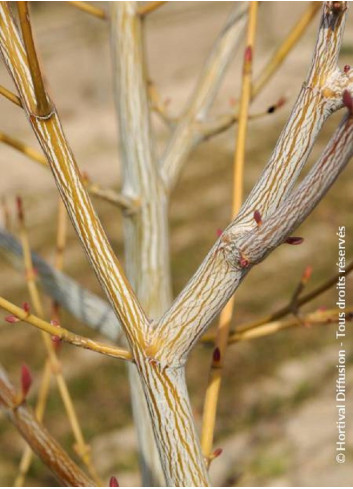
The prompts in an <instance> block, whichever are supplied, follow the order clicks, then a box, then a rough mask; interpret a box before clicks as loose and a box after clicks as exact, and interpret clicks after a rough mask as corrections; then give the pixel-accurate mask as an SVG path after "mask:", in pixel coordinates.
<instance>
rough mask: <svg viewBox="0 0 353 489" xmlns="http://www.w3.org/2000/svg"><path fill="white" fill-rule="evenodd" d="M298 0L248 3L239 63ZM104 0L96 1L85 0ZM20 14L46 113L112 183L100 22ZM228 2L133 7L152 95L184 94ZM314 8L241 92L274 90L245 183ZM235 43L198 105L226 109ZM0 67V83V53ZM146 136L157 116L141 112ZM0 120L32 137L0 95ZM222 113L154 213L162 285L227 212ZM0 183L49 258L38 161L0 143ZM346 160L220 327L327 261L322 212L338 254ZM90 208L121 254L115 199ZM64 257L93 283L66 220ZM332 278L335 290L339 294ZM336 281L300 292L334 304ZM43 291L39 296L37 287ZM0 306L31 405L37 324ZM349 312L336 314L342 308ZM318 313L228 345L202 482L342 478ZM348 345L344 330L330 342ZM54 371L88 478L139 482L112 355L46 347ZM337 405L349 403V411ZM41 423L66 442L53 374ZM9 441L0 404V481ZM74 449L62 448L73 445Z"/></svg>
mask: <svg viewBox="0 0 353 489" xmlns="http://www.w3.org/2000/svg"><path fill="white" fill-rule="evenodd" d="M308 4H309V2H263V3H262V4H261V7H260V11H259V23H258V33H257V41H256V48H255V61H254V63H255V64H254V73H255V75H256V74H257V73H259V72H260V71H261V69H262V67H263V66H264V64H265V63H266V61H267V60H268V59H269V58H270V56H271V54H272V53H273V52H274V50H275V49H276V47H277V46H278V45H279V43H280V42H281V40H282V39H283V38H284V37H285V36H286V34H287V33H288V32H289V30H290V29H291V27H292V26H293V24H294V23H295V21H296V19H298V18H299V17H300V15H301V13H302V12H303V11H304V10H305V9H306V8H307V6H308ZM99 6H100V7H101V8H105V9H108V8H109V6H108V5H107V2H99ZM31 7H32V13H33V19H32V20H33V26H34V30H35V37H36V40H37V47H38V51H39V53H40V57H41V61H42V67H43V71H44V73H45V77H46V80H47V84H48V86H49V87H50V92H51V94H52V97H53V100H54V101H55V104H56V106H57V108H58V111H59V114H60V115H61V118H62V122H63V125H64V128H65V132H66V135H67V137H68V140H69V142H70V143H71V146H72V149H73V151H74V154H75V155H76V158H77V161H78V164H79V166H80V168H81V170H82V171H86V172H87V173H88V175H89V176H90V177H91V178H92V180H94V181H96V182H98V183H100V184H102V185H107V186H112V185H113V186H114V187H116V188H117V189H118V188H119V185H120V164H119V155H118V145H119V136H118V128H117V123H116V117H115V112H114V101H113V93H112V76H111V63H110V51H109V29H108V25H107V23H106V22H104V21H101V20H98V19H95V18H92V17H90V16H89V15H87V14H85V13H82V12H80V11H78V10H76V9H75V8H74V7H72V6H70V5H69V4H67V3H66V2H50V3H49V2H36V3H35V4H32V5H31ZM231 8H232V3H231V2H218V1H217V2H168V3H167V4H166V5H164V6H163V7H162V8H160V9H159V10H157V11H156V12H155V13H153V14H151V15H149V16H148V18H147V20H146V44H147V53H148V61H149V67H150V73H151V77H152V79H153V81H154V82H155V83H156V84H157V86H158V88H159V90H160V92H161V94H162V97H163V99H168V100H169V104H168V110H169V111H170V113H171V114H172V115H178V114H179V113H180V111H182V110H183V108H184V107H185V103H186V102H187V99H188V96H189V94H190V91H191V90H192V88H193V86H194V84H195V81H196V79H197V76H198V74H199V72H200V69H201V67H202V65H203V63H204V61H205V59H206V57H207V54H208V52H209V50H210V48H211V46H212V43H213V41H214V39H215V38H216V36H217V34H218V32H219V31H220V30H221V28H222V26H223V24H224V23H225V21H226V18H227V16H228V15H229V12H230V10H231ZM318 19H319V16H318V15H317V17H316V18H315V20H314V21H313V22H312V24H311V25H310V26H309V28H308V29H307V31H306V33H305V35H304V36H303V37H302V39H301V40H300V42H299V43H298V45H297V46H296V48H295V49H294V50H293V51H292V52H291V53H290V55H289V56H288V58H287V59H286V61H285V62H284V64H283V66H282V67H281V68H280V70H279V72H278V73H277V74H276V76H275V77H274V78H273V79H272V81H271V82H270V83H269V85H268V86H267V88H266V89H265V90H264V91H263V92H262V94H261V96H260V97H258V99H256V102H255V104H254V105H253V106H252V108H251V111H252V112H259V111H261V110H266V109H267V108H268V107H269V106H271V105H273V104H274V103H275V102H276V101H277V100H278V98H279V97H280V96H282V95H283V96H286V98H287V103H286V104H285V106H284V107H282V108H281V109H280V110H278V111H276V112H275V113H274V114H269V115H268V116H266V117H264V118H262V119H259V120H255V121H251V122H250V125H249V132H248V139H247V156H246V170H245V191H246V193H248V191H249V190H250V189H251V187H252V186H253V184H254V183H255V181H256V180H257V178H258V176H259V175H260V173H261V171H262V168H263V167H264V165H265V164H266V162H267V159H268V157H269V156H270V154H271V150H272V149H273V147H274V145H275V142H276V140H277V138H278V136H279V134H280V131H281V129H282V127H283V125H284V123H285V121H286V119H287V117H288V114H289V112H290V109H291V107H292V105H293V103H294V101H295V98H296V96H297V94H298V92H299V90H300V87H301V84H302V83H303V81H304V79H305V76H306V74H307V71H308V69H309V66H310V59H311V54H312V51H313V47H314V43H315V38H316V32H317V27H318ZM242 52H243V46H241V47H240V49H239V51H238V53H237V55H236V56H235V58H234V62H233V63H232V64H231V66H230V69H229V71H228V73H227V76H226V77H225V80H224V83H223V86H222V88H221V90H220V93H219V96H218V98H217V101H216V103H215V105H214V108H213V110H212V114H213V115H217V114H223V113H227V112H229V110H230V104H231V101H232V100H234V99H237V98H238V97H239V87H240V73H241V65H242V61H241V59H242ZM352 60H353V17H352V13H350V14H349V15H348V22H347V27H346V33H345V39H344V43H343V48H342V55H341V59H340V63H339V64H340V67H343V66H344V65H345V64H347V63H348V64H349V63H350V62H352ZM0 83H1V84H3V85H5V86H6V87H11V82H10V80H9V77H8V75H7V73H6V70H5V68H4V66H3V64H1V65H0ZM340 118H341V114H336V115H334V116H333V117H332V118H331V119H330V120H329V121H328V123H327V124H326V125H325V127H324V128H323V130H322V132H321V134H320V137H319V139H318V141H317V144H316V145H315V148H314V151H313V153H312V155H311V157H310V161H311V162H313V161H315V158H316V157H317V156H318V155H319V154H320V153H321V151H322V149H323V147H324V145H325V144H326V142H327V141H328V139H329V138H330V136H331V134H332V132H333V130H334V129H335V127H336V126H337V123H338V121H339V120H340ZM154 122H155V127H156V131H157V134H158V143H159V145H160V148H161V149H162V148H163V147H164V144H165V142H166V140H167V137H168V129H167V128H166V127H165V126H163V125H162V123H161V122H160V121H159V120H158V118H157V117H156V118H155V119H154ZM0 130H1V131H4V132H6V133H8V134H11V135H14V136H16V137H17V138H19V139H21V140H23V141H25V142H27V143H28V144H30V145H32V146H35V147H37V143H36V141H35V139H34V136H33V134H32V132H31V130H30V128H29V125H28V123H27V121H26V120H25V117H24V116H23V114H22V112H21V110H20V109H19V108H17V107H16V106H14V105H13V104H11V103H10V102H8V101H7V100H6V99H4V98H0ZM234 141H235V128H234V127H233V128H231V129H230V130H228V131H227V132H226V133H224V134H222V135H220V136H217V137H215V138H213V139H211V140H209V141H207V142H205V143H203V144H202V145H200V146H199V147H198V148H197V149H196V150H195V151H194V152H193V153H192V156H191V158H190V159H189V161H188V163H187V164H186V166H185V170H184V171H183V174H182V177H181V179H180V181H179V183H178V185H177V188H176V190H175V192H174V193H173V196H172V199H171V207H170V228H171V256H172V270H173V285H174V292H175V293H178V291H180V290H181V288H182V287H183V286H184V285H185V283H186V282H187V280H188V278H189V277H190V276H191V274H192V273H193V272H194V271H195V270H196V268H197V266H198V265H199V263H200V262H201V261H202V259H203V257H204V256H205V254H206V252H207V251H208V249H209V248H210V246H211V245H212V244H213V242H214V241H215V239H216V232H217V229H219V228H221V229H223V228H224V227H225V226H226V225H227V223H228V222H229V219H230V206H231V182H232V161H233V151H234ZM0 165H1V179H0V194H1V196H2V197H5V198H6V200H7V202H8V206H9V208H10V212H11V217H12V224H11V226H12V227H11V230H12V232H13V233H14V234H16V233H18V226H17V224H16V214H15V197H16V195H21V196H22V197H23V200H24V205H25V211H26V220H27V223H28V226H29V229H30V240H31V245H32V248H33V250H35V251H36V252H37V253H39V254H40V255H41V256H43V257H44V258H45V259H47V260H48V261H49V262H51V263H52V262H53V258H54V250H55V229H56V219H57V204H58V197H57V192H56V188H55V185H54V183H53V179H52V177H51V174H50V173H49V172H48V171H46V170H45V169H44V168H42V167H41V166H40V165H38V164H37V163H34V162H32V161H30V160H29V159H27V158H26V157H25V156H23V155H22V154H20V153H18V152H16V151H14V150H13V149H11V148H9V147H7V146H5V145H3V144H2V145H1V146H0ZM352 181H353V167H352V165H350V166H349V167H348V168H347V169H346V171H345V172H344V174H343V175H342V176H341V177H340V178H339V180H338V182H337V183H336V185H335V186H334V187H333V189H332V190H331V191H330V192H329V194H328V195H327V196H326V198H325V199H324V201H323V202H322V203H321V204H320V205H319V207H318V208H317V209H316V210H315V211H314V212H313V213H312V215H311V216H310V217H309V219H308V220H307V222H306V223H305V225H303V226H302V228H301V229H300V230H298V232H296V235H298V236H303V237H304V239H305V241H304V243H303V244H302V245H301V246H299V247H293V246H282V247H280V248H279V249H278V250H276V251H275V252H274V253H273V254H272V255H271V256H270V257H269V258H268V259H267V260H266V261H265V262H264V263H262V264H261V265H260V266H258V267H256V268H255V269H254V270H253V271H252V272H251V274H250V275H249V277H248V278H247V280H246V281H245V282H244V283H243V285H242V286H241V288H240V289H239V291H238V292H237V295H236V314H235V317H234V324H233V327H236V325H237V324H240V323H243V322H244V321H248V320H252V319H255V318H257V317H259V316H262V315H263V314H264V313H267V312H271V311H273V310H275V309H276V308H278V307H279V306H281V305H285V304H286V303H287V301H288V300H289V299H290V297H291V296H292V293H293V290H294V289H295V287H296V286H297V284H298V282H299V280H300V277H301V275H302V273H303V271H304V269H305V267H306V266H307V265H311V266H312V267H313V275H312V278H311V281H310V283H309V285H308V287H307V289H308V291H309V290H310V289H311V288H313V287H315V286H316V285H318V284H319V283H321V282H322V281H323V280H325V278H328V277H329V276H332V275H334V274H335V273H336V266H335V263H336V257H337V237H336V232H337V228H338V226H342V225H345V226H346V229H347V237H348V238H347V258H348V260H349V258H350V257H351V256H352V243H353V220H352V206H353V192H352ZM94 202H95V205H96V209H97V211H98V213H99V216H100V217H101V219H102V222H103V224H104V227H105V229H106V231H107V233H108V235H109V238H110V239H111V242H112V245H113V247H114V249H115V250H116V252H117V253H118V256H119V258H121V259H122V260H123V249H122V225H121V224H122V223H121V216H120V214H119V211H117V210H116V209H115V208H114V207H112V206H111V205H110V204H108V203H104V202H102V201H99V200H95V201H94ZM64 270H65V271H66V273H68V274H69V275H70V276H72V277H74V278H75V279H76V280H78V281H79V282H80V283H81V284H82V285H83V286H85V287H87V288H89V289H90V290H92V291H94V292H95V293H97V294H99V295H101V296H102V293H101V291H100V287H99V285H98V283H97V280H96V278H95V276H94V274H93V272H92V271H91V270H90V269H89V266H88V264H87V260H86V257H85V255H84V253H83V251H82V249H81V246H80V244H79V242H78V239H77V238H76V236H75V234H74V232H73V230H72V228H71V225H70V224H69V229H68V245H67V248H66V251H65V264H64ZM0 274H1V275H0V294H1V295H2V296H4V297H5V298H7V299H8V300H10V301H12V302H14V303H16V304H21V303H22V302H23V301H25V300H28V293H27V289H26V284H25V279H24V276H23V274H21V273H18V272H17V271H15V270H14V269H13V268H12V267H11V266H10V265H9V264H8V262H7V261H6V260H4V259H2V258H0ZM352 285H353V284H352V279H351V278H350V279H349V280H348V281H347V302H348V303H349V297H350V298H351V299H352V300H351V301H350V302H351V303H352V302H353V297H352ZM335 302H336V291H335V288H332V289H331V290H330V291H328V292H327V293H325V294H324V295H322V296H320V297H319V299H318V300H316V301H315V302H313V303H311V304H309V305H308V306H306V307H305V308H304V310H305V311H311V310H315V309H316V308H318V307H321V306H327V307H328V308H334V307H335ZM45 303H46V304H47V305H48V310H49V300H48V299H46V302H45ZM6 314H7V313H5V312H3V311H0V331H1V341H0V358H1V363H3V364H4V365H5V367H6V368H7V369H8V370H9V372H10V374H11V379H12V380H13V381H14V383H16V385H19V375H20V367H21V364H22V363H23V362H26V363H27V364H28V365H29V366H30V367H31V369H32V372H33V376H34V385H33V388H32V391H31V395H30V398H29V402H30V403H31V404H32V405H34V403H35V397H36V393H37V391H38V386H39V382H40V372H41V366H42V364H43V361H44V359H45V354H44V351H43V347H42V343H41V341H40V338H39V334H38V332H37V331H36V330H34V328H32V327H31V326H29V325H26V324H24V323H20V324H17V325H9V324H7V323H6V322H5V321H4V319H3V318H4V316H5V315H6ZM62 324H63V325H64V326H66V327H68V328H69V329H71V330H72V331H75V332H78V333H80V334H85V335H89V336H91V337H94V336H95V333H93V332H92V331H90V330H89V329H87V328H85V327H84V326H83V325H82V324H79V322H78V321H76V320H75V319H74V318H73V317H71V316H69V315H68V314H65V313H64V314H63V319H62ZM348 327H349V323H348ZM335 330H336V327H335V326H334V325H325V326H314V327H311V328H296V329H293V330H288V331H286V332H282V333H279V334H276V335H273V336H271V337H267V338H263V339H258V340H253V341H250V342H244V343H241V344H239V345H235V346H232V347H230V348H229V350H228V353H227V361H226V367H225V372H224V381H223V385H222V391H221V399H220V405H219V416H218V421H217V425H216V438H215V446H216V447H221V448H223V454H222V455H221V457H219V459H217V460H216V461H215V462H214V463H213V464H212V469H211V473H212V477H213V481H214V483H215V484H217V485H225V486H232V485H239V486H252V485H259V486H320V485H325V486H330V485H334V486H350V485H351V481H352V475H353V473H352V460H353V433H352V430H353V423H352V420H351V414H352V408H353V406H352V402H350V403H349V402H348V404H347V410H348V413H350V421H349V422H348V425H347V453H346V455H347V461H346V463H345V464H342V465H339V464H337V463H336V461H335V443H336V439H337V432H336V421H337V413H336V408H335V380H336V363H337V355H338V353H337V352H338V348H337V343H336V340H335ZM346 344H347V345H348V341H347V342H346ZM210 357H211V350H210V349H208V348H206V347H204V346H201V345H199V346H197V347H196V349H195V351H194V352H193V354H192V357H191V359H190V361H189V364H188V377H189V387H190V394H191V399H192V405H193V409H194V413H195V417H196V421H197V423H200V422H201V417H202V405H203V399H204V393H205V388H206V385H207V378H208V372H209V364H210ZM61 358H62V360H63V366H64V372H65V376H66V378H67V380H68V382H69V387H70V391H71V393H72V395H73V398H74V400H75V405H76V408H77V410H78V413H79V417H80V421H81V422H82V427H83V430H84V434H85V436H86V438H87V440H88V442H89V443H90V444H91V446H92V452H93V458H94V461H95V463H96V466H97V468H98V470H99V473H100V474H101V476H102V477H103V479H104V480H109V477H110V476H111V475H113V474H115V475H116V476H117V477H118V479H119V481H120V484H121V485H127V486H129V485H130V486H131V485H139V484H140V478H139V474H138V462H137V455H136V440H135V436H134V429H133V425H132V419H131V412H130V405H129V392H128V391H129V389H128V383H127V375H126V371H125V367H124V365H123V364H122V363H121V362H119V361H114V360H113V359H109V358H106V357H103V356H100V355H98V354H94V353H91V352H87V351H83V350H80V349H77V348H74V347H71V346H69V345H63V346H62V348H61ZM352 387H353V345H352V347H351V349H350V350H349V351H347V397H348V398H352ZM349 410H350V411H349ZM45 424H46V426H47V427H48V428H49V430H50V431H51V432H52V433H53V434H54V435H55V436H56V437H57V438H58V439H59V440H60V442H61V443H62V444H63V445H64V446H65V447H66V448H67V449H68V450H69V451H70V453H73V450H72V444H73V437H72V434H71V431H70V428H69V425H68V422H67V418H66V416H65V413H64V410H63V406H62V403H61V400H60V397H59V396H58V393H57V390H56V388H55V386H54V384H53V388H52V391H51V395H50V400H49V405H48V409H47V412H46V415H45ZM23 446H24V442H23V441H22V439H21V438H20V436H19V435H18V434H17V432H16V431H15V429H14V428H13V427H12V425H10V424H9V422H8V421H7V420H6V419H5V417H4V416H3V415H2V414H0V484H1V485H2V486H5V485H11V484H12V483H13V480H14V477H15V475H16V473H17V467H18V463H19V460H20V456H21V453H22V449H23ZM74 457H75V455H74ZM27 484H28V485H31V486H36V485H39V486H41V485H48V486H50V485H55V484H56V482H55V480H54V479H53V477H52V476H51V474H50V473H49V471H48V470H47V469H46V468H45V467H44V466H43V465H42V464H41V462H40V461H38V460H37V459H35V461H34V463H33V464H32V468H31V470H30V472H29V476H28V478H27Z"/></svg>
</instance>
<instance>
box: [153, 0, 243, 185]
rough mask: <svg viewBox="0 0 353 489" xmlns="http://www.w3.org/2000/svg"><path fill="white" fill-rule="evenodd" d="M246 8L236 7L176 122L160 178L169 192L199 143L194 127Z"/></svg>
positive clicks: (201, 116)
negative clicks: (191, 152) (168, 188)
mask: <svg viewBox="0 0 353 489" xmlns="http://www.w3.org/2000/svg"><path fill="white" fill-rule="evenodd" d="M246 11H247V4H246V3H245V2H244V3H243V2H241V3H239V4H238V5H236V6H235V7H234V9H233V11H232V13H231V15H230V18H229V19H228V21H227V23H226V25H225V27H224V28H223V30H222V32H221V33H220V34H219V36H218V38H217V39H216V41H215V43H214V46H213V48H212V50H211V52H210V54H209V56H208V59H207V61H206V63H205V66H204V68H203V71H202V73H201V75H200V77H199V80H198V82H197V85H196V87H195V89H194V91H193V93H192V95H191V97H190V98H189V100H188V102H187V105H186V110H185V113H184V114H183V115H182V116H181V117H180V118H179V123H178V124H177V125H176V127H175V130H174V132H173V134H172V136H171V139H170V141H169V143H168V145H167V147H166V149H165V152H164V154H163V155H162V159H161V172H162V176H163V178H164V180H165V182H166V184H167V185H168V187H170V188H172V187H173V186H174V185H175V183H176V181H177V179H178V177H179V174H180V172H181V169H182V167H183V165H184V162H185V160H186V158H187V157H188V155H189V153H190V151H191V150H192V148H193V147H194V146H195V144H197V143H198V142H199V140H202V134H200V132H199V131H198V130H197V123H199V122H201V121H203V120H204V119H205V117H206V116H207V114H208V112H209V109H210V107H211V105H212V103H213V101H214V99H215V97H216V95H217V91H218V88H219V85H220V83H221V81H222V79H223V75H224V72H225V70H226V68H227V66H228V64H229V63H230V61H231V60H232V59H233V56H234V51H235V49H236V48H237V47H238V46H239V44H240V40H241V37H242V35H243V30H244V27H245V24H246V15H245V14H246Z"/></svg>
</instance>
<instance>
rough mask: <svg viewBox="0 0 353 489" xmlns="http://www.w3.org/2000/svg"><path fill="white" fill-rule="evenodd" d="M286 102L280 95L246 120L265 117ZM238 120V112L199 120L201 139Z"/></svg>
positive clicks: (223, 129)
mask: <svg viewBox="0 0 353 489" xmlns="http://www.w3.org/2000/svg"><path fill="white" fill-rule="evenodd" d="M285 103H286V99H285V98H284V97H281V98H280V99H279V100H278V101H277V102H276V103H275V104H273V105H271V106H270V107H268V108H267V109H266V110H263V111H261V112H255V113H253V114H249V115H248V120H249V121H253V120H257V119H262V118H263V117H267V116H269V115H272V114H273V113H274V112H277V110H278V109H279V108H280V107H283V106H284V105H285ZM238 121H239V114H234V113H229V114H223V115H220V116H218V117H216V118H215V119H214V120H208V121H205V122H201V123H198V124H197V127H198V131H199V132H200V133H201V134H202V135H203V139H204V140H206V139H209V138H212V137H214V136H217V135H218V134H221V133H222V132H224V131H226V130H227V129H230V128H231V127H232V126H233V124H234V123H235V122H238Z"/></svg>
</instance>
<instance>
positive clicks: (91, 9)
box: [67, 1, 107, 20]
mask: <svg viewBox="0 0 353 489" xmlns="http://www.w3.org/2000/svg"><path fill="white" fill-rule="evenodd" d="M67 3H69V4H70V5H72V6H73V7H76V8H78V9H79V10H82V11H83V12H86V14H89V15H93V17H97V18H98V19H102V20H106V19H107V14H106V13H105V12H104V10H102V9H101V8H98V7H96V6H95V5H92V3H88V2H74V1H68V2H67Z"/></svg>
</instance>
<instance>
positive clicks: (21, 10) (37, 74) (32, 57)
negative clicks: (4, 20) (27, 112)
mask: <svg viewBox="0 0 353 489" xmlns="http://www.w3.org/2000/svg"><path fill="white" fill-rule="evenodd" d="M17 8H18V15H19V18H20V25H21V31H22V38H23V43H24V46H25V49H26V54H27V60H28V66H29V70H30V72H31V77H32V82H33V88H34V93H35V98H36V103H37V108H36V112H37V114H38V115H39V116H41V117H46V116H48V115H49V114H50V112H51V110H52V107H51V104H50V102H49V101H48V98H47V95H46V92H45V88H44V83H43V78H42V74H41V71H40V66H39V62H38V58H37V52H36V49H35V46H34V41H33V34H32V27H31V23H30V20H29V11H28V2H17Z"/></svg>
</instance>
